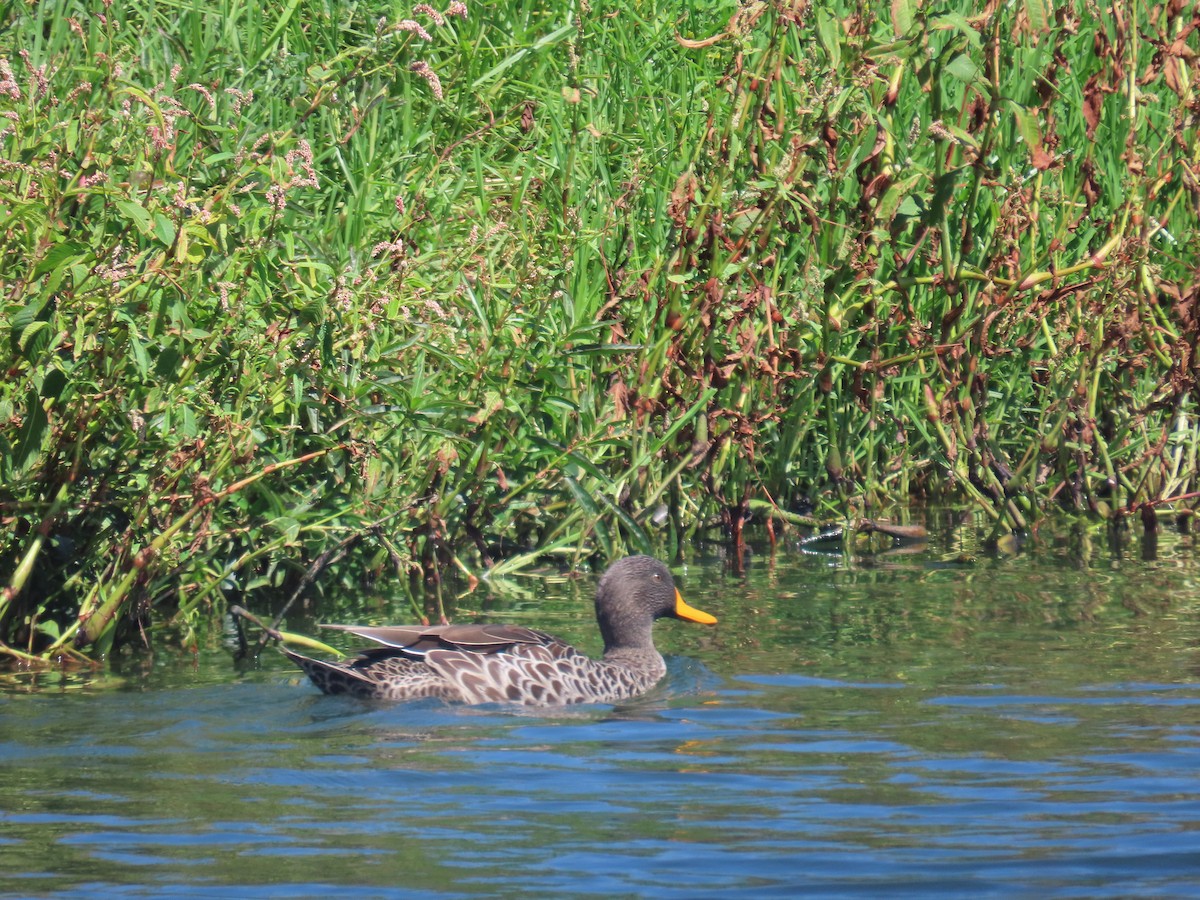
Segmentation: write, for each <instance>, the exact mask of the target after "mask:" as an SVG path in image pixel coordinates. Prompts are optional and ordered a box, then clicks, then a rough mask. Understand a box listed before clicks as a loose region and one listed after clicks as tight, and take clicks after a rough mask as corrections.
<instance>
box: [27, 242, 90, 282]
mask: <svg viewBox="0 0 1200 900" xmlns="http://www.w3.org/2000/svg"><path fill="white" fill-rule="evenodd" d="M87 252H88V246H87V244H83V243H80V242H79V241H61V242H60V243H57V244H55V245H54V246H53V247H51V248H50V249H49V250H47V251H46V255H45V256H43V257H42V259H41V261H40V262H38V264H37V265H36V266H34V269H33V277H34V278H40V277H41V276H43V275H45V274H46V273H47V272H51V271H53V270H54V269H57V268H60V267H61V266H62V265H63V263H65V262H67V261H68V260H70V261H72V262H74V261H75V260H77V259H78V258H80V257H83V256H85V255H86V254H87Z"/></svg>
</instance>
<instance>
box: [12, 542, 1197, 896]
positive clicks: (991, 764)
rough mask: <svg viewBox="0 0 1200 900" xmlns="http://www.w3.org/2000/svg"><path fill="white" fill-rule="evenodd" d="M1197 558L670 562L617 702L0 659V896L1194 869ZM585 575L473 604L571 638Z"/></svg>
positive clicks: (593, 886) (918, 883)
mask: <svg viewBox="0 0 1200 900" xmlns="http://www.w3.org/2000/svg"><path fill="white" fill-rule="evenodd" d="M1143 556H1146V557H1149V559H1143V558H1142V557H1143ZM1198 579H1200V565H1198V564H1197V559H1196V547H1195V545H1194V543H1193V542H1192V539H1191V538H1189V537H1186V536H1171V535H1168V536H1165V537H1164V538H1163V539H1162V541H1161V542H1160V545H1159V546H1158V547H1157V548H1156V549H1155V550H1154V552H1143V549H1142V548H1140V547H1138V546H1134V547H1131V548H1124V547H1118V548H1115V549H1112V548H1107V547H1101V548H1099V549H1096V548H1094V547H1091V546H1090V545H1087V544H1086V542H1085V543H1082V544H1081V543H1080V542H1079V541H1074V542H1068V543H1064V544H1063V545H1062V546H1057V547H1056V546H1051V547H1049V548H1047V549H1046V550H1045V551H1044V552H1041V553H1039V554H1038V555H1036V556H1035V555H1031V554H1029V553H1026V554H1023V555H1019V556H1016V557H1014V558H987V557H980V558H976V559H970V558H962V557H961V556H960V555H959V553H958V548H957V547H956V546H955V539H954V538H953V537H952V536H951V537H947V538H945V539H943V540H941V541H940V542H939V543H938V544H936V545H935V546H933V547H931V548H926V549H924V550H923V551H921V552H917V553H909V554H901V555H897V556H893V557H886V556H885V557H877V558H874V559H870V560H852V561H847V560H842V559H840V558H830V557H814V556H806V555H803V554H800V553H798V552H797V551H796V550H795V549H794V548H784V549H782V550H781V552H780V555H779V556H778V557H777V559H776V561H775V563H774V564H773V565H771V564H769V562H768V561H767V560H765V559H762V558H759V559H756V560H755V561H754V563H753V564H752V566H751V568H750V570H749V572H748V573H747V574H746V576H745V577H740V578H739V577H735V576H733V575H730V574H728V573H727V572H726V571H725V569H724V568H723V567H722V566H720V564H719V563H717V562H713V563H712V564H711V565H709V564H704V565H699V566H692V567H691V568H690V569H689V570H688V572H687V575H686V578H685V580H684V592H685V596H686V597H687V599H688V600H689V602H692V603H693V604H694V605H696V606H699V607H700V608H702V609H707V610H709V611H711V612H713V613H715V614H717V615H718V616H720V617H721V622H720V624H719V625H718V626H716V627H714V628H711V629H705V628H702V627H700V626H693V625H686V624H683V623H674V622H665V623H660V625H659V626H658V631H657V634H658V636H659V639H660V645H661V646H662V647H663V648H664V650H666V651H667V652H668V653H669V654H671V656H670V674H669V675H668V678H667V680H666V683H665V684H664V685H662V686H660V688H659V689H657V690H656V691H655V692H654V693H653V694H652V695H650V696H648V697H645V698H642V699H640V700H638V701H637V702H634V703H630V704H628V705H625V706H621V707H618V708H612V707H585V708H576V709H571V710H567V711H559V712H546V711H534V712H531V711H515V710H510V709H503V708H474V709H471V708H454V707H446V706H442V705H439V704H435V703H418V704H398V705H371V704H367V703H362V702H358V701H352V700H346V699H341V698H332V697H323V696H320V695H318V694H316V693H315V692H314V690H313V689H312V688H311V687H310V686H309V685H308V684H307V683H306V682H303V681H301V680H300V679H299V678H298V677H296V675H295V674H294V673H293V672H292V671H291V669H290V668H288V667H287V665H286V663H285V662H284V661H283V660H281V659H278V658H277V655H276V654H273V653H271V654H268V655H267V656H265V657H264V660H263V667H262V668H261V669H259V670H256V671H252V672H249V673H244V674H237V673H236V671H235V668H234V666H233V664H232V662H231V660H230V658H229V656H228V654H227V653H226V652H223V651H222V650H220V649H219V648H218V649H214V650H212V651H208V652H206V653H203V654H201V656H200V658H199V660H198V661H197V662H196V664H195V665H194V666H192V667H187V666H183V665H181V664H180V663H178V662H160V663H159V664H158V665H156V666H154V667H152V668H151V669H150V671H149V672H148V673H145V674H137V675H133V674H130V675H126V676H125V678H124V680H123V681H122V682H120V683H118V684H116V685H115V686H114V685H113V684H111V683H100V684H93V685H84V686H79V685H75V684H71V683H70V682H67V683H64V684H55V683H53V679H51V680H50V681H51V684H50V686H49V687H48V688H46V689H44V690H40V691H38V692H28V688H29V681H28V679H16V680H13V679H10V680H9V682H8V686H9V688H10V692H9V693H7V694H3V695H0V776H2V777H0V894H3V895H4V896H22V897H26V896H28V897H39V896H47V897H49V896H53V897H85V896H86V897H94V896H97V895H104V896H117V897H225V898H228V897H326V896H330V895H337V894H341V893H344V892H346V891H347V890H349V889H351V888H354V889H355V893H354V896H356V897H437V898H452V897H472V896H488V897H495V896H513V897H517V896H520V897H526V896H544V897H587V896H605V897H613V896H615V897H663V898H709V897H712V898H717V897H732V896H739V897H741V896H753V897H797V896H805V897H808V896H813V897H843V896H849V897H853V896H862V897H880V896H888V897H897V896H900V897H905V896H909V897H963V896H971V897H1030V896H1036V897H1137V896H1153V897H1171V896H1189V895H1190V896H1200V780H1198V778H1197V776H1198V775H1200V685H1198V679H1197V666H1198V663H1200V659H1198V656H1197V649H1196V648H1197V646H1200V615H1198V613H1200V603H1198V601H1197V593H1196V586H1197V581H1198ZM589 590H590V584H586V583H585V584H565V583H561V582H558V583H548V584H545V585H543V584H542V583H540V582H529V581H522V582H519V583H518V587H517V589H516V590H514V591H510V592H509V593H508V594H503V595H501V596H499V597H497V598H495V599H494V600H493V601H488V605H491V606H492V609H491V610H490V615H492V617H494V618H497V619H501V620H505V621H522V622H527V623H533V624H545V625H547V626H549V627H552V628H553V629H554V630H556V631H558V632H560V633H562V634H564V636H567V637H570V638H571V639H573V640H578V641H579V642H580V643H581V644H582V645H583V646H584V647H585V648H586V649H589V650H594V649H595V636H594V634H593V630H594V627H593V626H592V625H591V622H590V619H589V611H588V605H587V602H586V597H587V592H588V591H589ZM471 599H474V598H469V600H471ZM478 602H479V603H480V605H484V603H483V600H482V599H480V600H478ZM388 612H395V614H396V617H398V618H399V617H402V614H403V607H402V606H399V605H396V606H395V609H394V610H388V609H386V608H385V609H383V610H376V611H375V613H376V614H379V615H380V616H383V615H384V614H386V613H388ZM43 681H45V679H43Z"/></svg>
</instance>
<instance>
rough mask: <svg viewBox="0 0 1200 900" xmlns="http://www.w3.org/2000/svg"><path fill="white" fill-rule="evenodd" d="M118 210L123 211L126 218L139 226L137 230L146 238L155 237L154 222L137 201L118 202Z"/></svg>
mask: <svg viewBox="0 0 1200 900" xmlns="http://www.w3.org/2000/svg"><path fill="white" fill-rule="evenodd" d="M117 209H119V210H121V212H122V213H124V214H125V218H126V219H128V220H129V221H130V222H132V223H133V224H134V225H135V226H137V230H138V231H140V232H141V233H142V234H144V235H146V237H152V236H153V235H154V220H153V219H152V218H150V213H148V212H147V211H146V208H145V207H144V206H142V204H140V203H138V202H137V201H136V200H118V201H117Z"/></svg>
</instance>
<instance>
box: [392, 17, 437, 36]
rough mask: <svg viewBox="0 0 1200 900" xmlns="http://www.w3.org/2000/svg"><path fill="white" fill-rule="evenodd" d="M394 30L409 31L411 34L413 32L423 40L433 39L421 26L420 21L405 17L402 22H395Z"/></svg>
mask: <svg viewBox="0 0 1200 900" xmlns="http://www.w3.org/2000/svg"><path fill="white" fill-rule="evenodd" d="M396 30H397V31H408V32H411V33H412V34H415V35H416V36H417V37H419V38H420V39H421V40H423V41H432V40H433V37H432V36H431V35H430V34H429V32H428V31H426V30H425V29H424V28H422V27H421V23H420V22H414V21H413V20H412V19H405V20H404V21H402V22H397V23H396Z"/></svg>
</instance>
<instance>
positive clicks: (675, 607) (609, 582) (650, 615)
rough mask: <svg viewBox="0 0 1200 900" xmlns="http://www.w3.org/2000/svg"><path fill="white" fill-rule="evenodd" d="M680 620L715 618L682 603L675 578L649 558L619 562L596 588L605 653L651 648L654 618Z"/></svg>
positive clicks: (709, 621)
mask: <svg viewBox="0 0 1200 900" xmlns="http://www.w3.org/2000/svg"><path fill="white" fill-rule="evenodd" d="M667 616H669V617H671V618H674V619H683V620H685V621H688V622H699V623H701V624H702V625H711V624H713V623H714V622H716V621H717V620H716V617H714V616H710V615H709V614H708V613H706V612H701V611H700V610H698V609H693V608H692V607H690V606H688V605H687V604H686V603H684V602H683V597H682V596H680V594H679V591H678V589H677V588H676V587H675V579H673V578H672V577H671V572H670V570H669V569H667V567H666V566H664V565H663V564H662V563H661V562H659V561H658V560H657V559H655V558H654V557H652V556H627V557H625V558H624V559H619V560H617V561H616V562H615V563H613V564H612V565H611V566H609V567H608V571H607V572H605V573H604V576H603V577H602V578H601V579H600V584H599V585H598V586H597V587H596V621H597V622H599V623H600V634H601V635H603V637H604V649H605V652H607V651H609V650H612V649H615V648H618V647H651V648H652V647H653V646H654V641H653V639H652V638H651V636H650V627H651V626H652V625H653V624H654V620H655V619H661V618H664V617H667Z"/></svg>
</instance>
